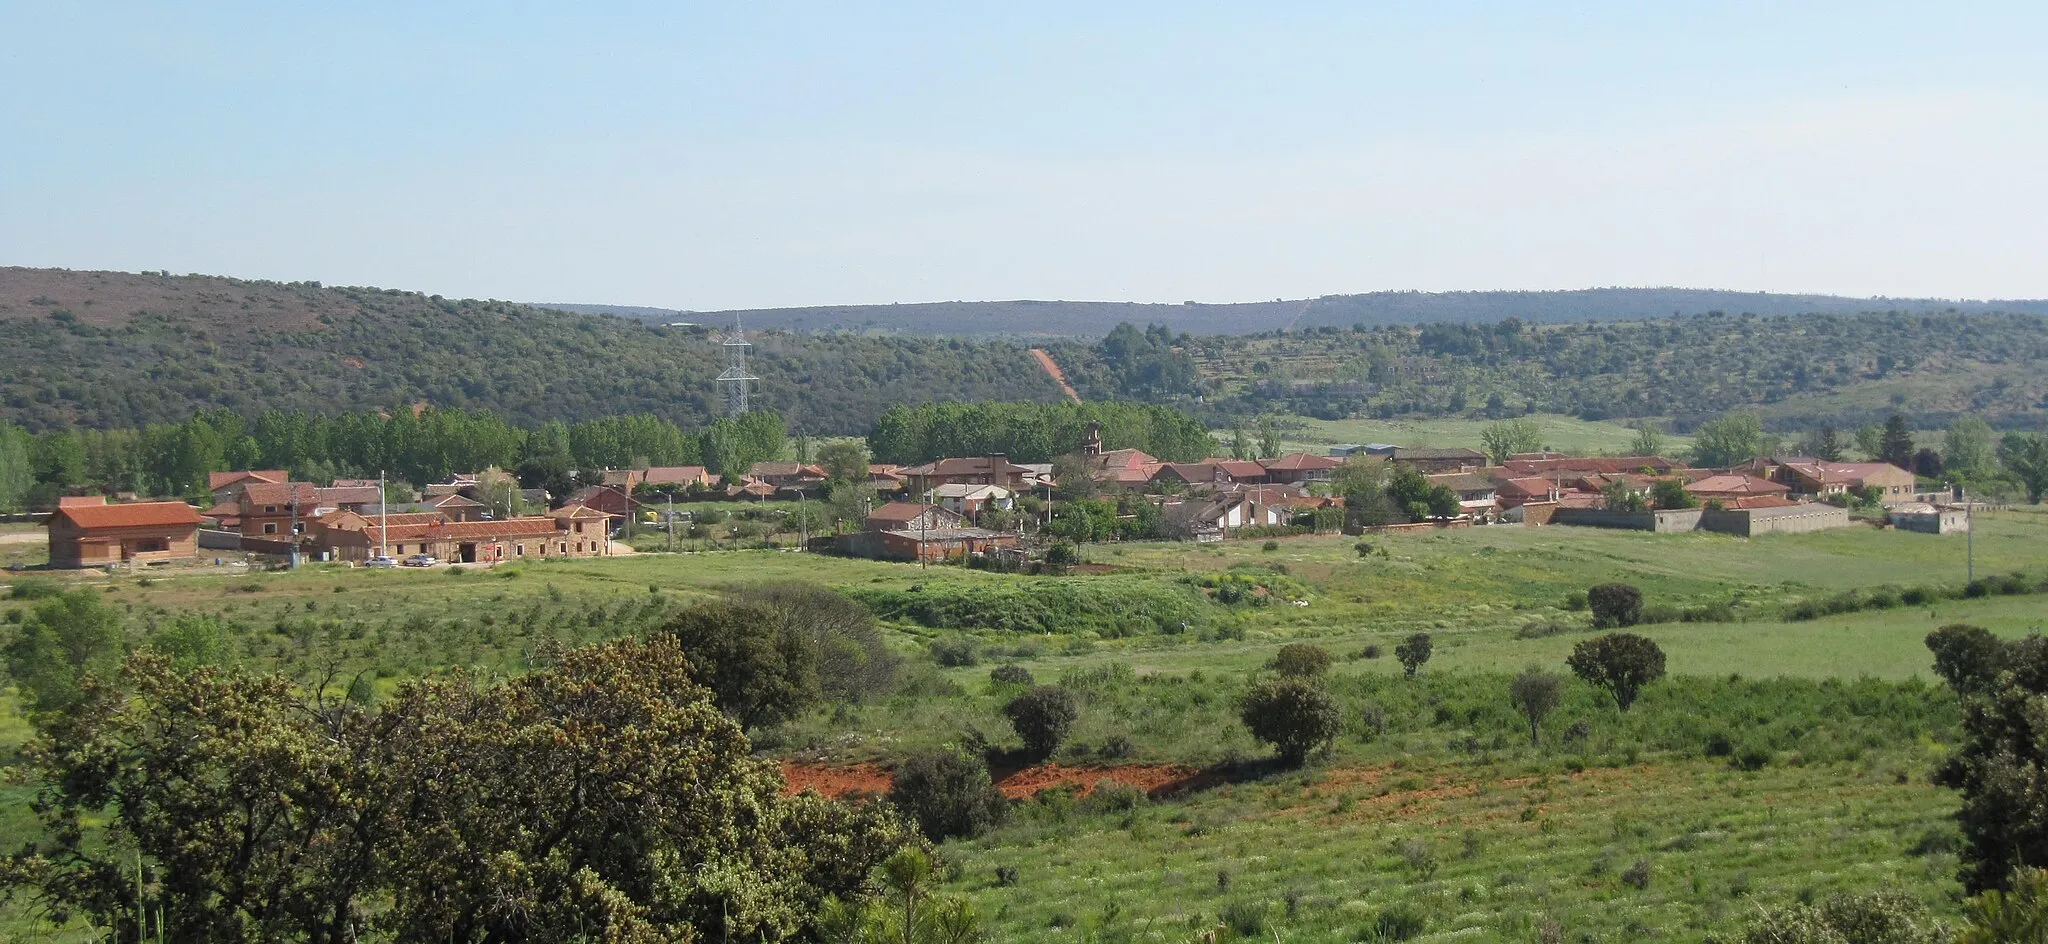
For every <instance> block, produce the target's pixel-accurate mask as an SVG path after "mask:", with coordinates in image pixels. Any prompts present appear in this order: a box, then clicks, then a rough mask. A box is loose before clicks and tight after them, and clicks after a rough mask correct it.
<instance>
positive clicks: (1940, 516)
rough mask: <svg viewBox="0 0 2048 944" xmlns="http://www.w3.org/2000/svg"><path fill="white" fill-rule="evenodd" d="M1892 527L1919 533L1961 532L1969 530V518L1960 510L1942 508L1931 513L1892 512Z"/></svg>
mask: <svg viewBox="0 0 2048 944" xmlns="http://www.w3.org/2000/svg"><path fill="white" fill-rule="evenodd" d="M1892 527H1894V528H1897V529H1899V530H1901V531H1918V532H1920V533H1921V534H1961V533H1963V532H1965V531H1968V530H1970V519H1969V518H1968V517H1967V516H1965V515H1964V514H1963V513H1962V512H1960V511H1954V510H1950V509H1942V510H1940V511H1937V512H1934V513H1932V514H1925V515H1909V514H1900V513H1898V512H1893V513H1892Z"/></svg>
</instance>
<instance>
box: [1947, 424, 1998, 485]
mask: <svg viewBox="0 0 2048 944" xmlns="http://www.w3.org/2000/svg"><path fill="white" fill-rule="evenodd" d="M1941 446H1942V448H1941V461H1942V465H1943V466H1945V467H1946V468H1947V469H1948V472H1949V474H1951V475H1954V476H1955V477H1956V478H1959V479H1962V480H1965V481H1969V480H1973V479H1980V478H1983V477H1985V476H1987V475H1990V474H1991V473H1992V471H1993V469H1992V463H1993V462H1995V461H1996V459H1997V457H1996V453H1995V452H1994V449H1995V446H1994V443H1993V441H1992V438H1991V424H1989V423H1986V422H1984V421H1983V420H1982V419H1980V418H1978V417H1975V416H1965V417H1963V418H1962V419H1959V420H1956V421H1955V423H1954V424H1952V425H1950V426H1949V428H1948V434H1947V435H1946V436H1944V437H1943V438H1942V444H1941Z"/></svg>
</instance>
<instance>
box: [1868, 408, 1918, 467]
mask: <svg viewBox="0 0 2048 944" xmlns="http://www.w3.org/2000/svg"><path fill="white" fill-rule="evenodd" d="M1877 458H1878V459H1879V461H1883V462H1889V463H1891V464H1892V465H1895V466H1898V467H1899V468H1901V469H1910V468H1912V467H1913V433H1912V431H1911V430H1908V429H1907V428H1906V418H1905V416H1903V415H1901V414H1898V413H1893V414H1892V415H1891V418H1890V419H1887V420H1885V421H1884V435H1883V436H1882V437H1881V438H1879V439H1878V442H1877Z"/></svg>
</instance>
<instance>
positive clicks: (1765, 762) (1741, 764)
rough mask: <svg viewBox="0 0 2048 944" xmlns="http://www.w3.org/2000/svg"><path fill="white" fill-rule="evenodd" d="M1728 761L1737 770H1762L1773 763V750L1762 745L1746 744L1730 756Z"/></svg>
mask: <svg viewBox="0 0 2048 944" xmlns="http://www.w3.org/2000/svg"><path fill="white" fill-rule="evenodd" d="M1728 763H1729V764H1730V765H1731V766H1733V767H1734V768H1736V769H1737V770H1762V769H1764V768H1765V767H1769V766H1770V765H1771V752H1770V749H1769V748H1766V747H1763V746H1762V745H1758V744H1749V745H1745V746H1744V747H1743V748H1742V749H1741V750H1739V751H1736V752H1735V756H1733V757H1730V758H1728Z"/></svg>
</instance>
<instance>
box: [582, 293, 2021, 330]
mask: <svg viewBox="0 0 2048 944" xmlns="http://www.w3.org/2000/svg"><path fill="white" fill-rule="evenodd" d="M548 307H553V308H559V309H563V310H566V311H577V312H584V313H588V314H608V315H617V316H620V317H625V318H633V319H636V320H640V321H647V322H652V323H656V324H663V323H671V322H691V323H697V324H706V325H726V324H731V323H732V321H733V319H734V318H739V319H741V320H743V321H744V322H745V324H746V325H747V326H748V327H758V328H775V329H780V330H785V331H850V332H863V333H901V334H915V335H947V336H953V337H1016V338H1073V337H1084V338H1096V337H1101V336H1102V335H1104V334H1107V333H1109V331H1110V329H1112V328H1114V327H1116V326H1117V324H1118V323H1119V322H1126V321H1128V322H1130V323H1132V324H1136V325H1145V324H1155V323H1157V324H1167V325H1171V326H1173V328H1174V330H1176V331H1182V332H1186V333H1189V334H1198V335H1218V334H1257V333H1261V332H1266V331H1273V330H1277V329H1285V328H1317V327H1339V328H1349V327H1351V326H1353V325H1361V324H1362V325H1366V326H1368V327H1376V326H1380V325H1411V324H1427V323H1434V322H1452V323H1464V324H1470V323H1480V322H1496V321H1505V320H1507V319H1509V318H1515V319H1519V320H1521V321H1523V322H1526V323H1532V324H1561V323H1569V322H1584V321H1637V320H1642V319H1645V318H1661V317H1669V316H1672V315H1702V314H1707V313H1709V312H1717V311H1718V312H1724V313H1727V314H1730V315H1735V314H1741V313H1745V312H1747V313H1750V314H1754V315H1758V316H1762V317H1774V316H1778V315H1804V314H1854V313H1858V312H1869V311H1880V312H1882V311H1896V312H1902V313H1916V314H1917V313H1922V312H1946V311H1956V312H1960V313H1965V314H1973V313H1985V312H1997V311H2004V312H2019V313H2026V314H2048V300H2039V299H2033V300H2013V301H1953V300H1948V299H1932V298H1849V297H1845V296H1840V295H1783V294H1771V293H1766V292H1730V291H1721V290H1717V289H1683V288H1595V289H1581V290H1576V291H1559V292H1371V293H1367V294H1362V295H1325V296H1322V297H1320V298H1310V299H1296V300H1292V301H1281V300H1275V301H1270V302H1247V303H1241V304H1221V305H1208V304H1199V303H1195V302H1186V303H1183V304H1179V305H1156V304H1138V303H1132V302H1073V301H993V302H926V303H918V304H904V305H831V306H823V307H813V308H755V309H743V310H730V311H678V310H673V309H667V308H646V307H634V306H625V305H586V304H550V305H549V306H548Z"/></svg>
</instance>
